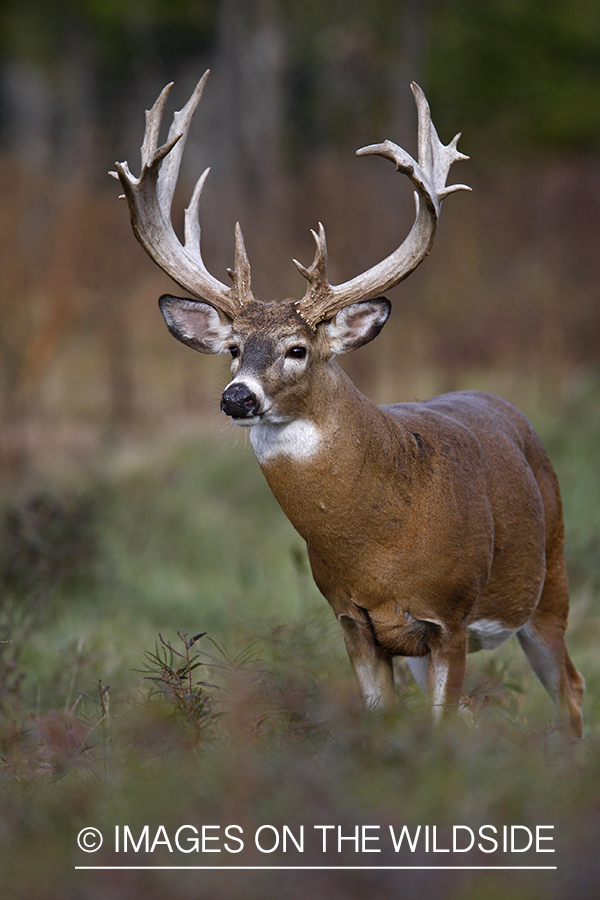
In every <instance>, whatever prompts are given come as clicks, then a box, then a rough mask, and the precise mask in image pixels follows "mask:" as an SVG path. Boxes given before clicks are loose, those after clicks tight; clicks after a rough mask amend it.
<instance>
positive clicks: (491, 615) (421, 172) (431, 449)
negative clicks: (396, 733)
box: [111, 71, 584, 738]
mask: <svg viewBox="0 0 600 900" xmlns="http://www.w3.org/2000/svg"><path fill="white" fill-rule="evenodd" d="M208 74H209V73H208V71H207V72H206V73H205V74H204V76H203V77H202V79H201V80H200V81H199V83H198V85H197V87H196V89H195V90H194V92H193V94H192V95H191V97H190V99H189V101H188V102H187V103H186V105H185V106H184V107H183V108H182V109H181V110H179V111H177V112H175V113H174V115H173V121H172V124H171V126H170V129H169V132H168V136H167V139H166V141H165V143H163V144H159V131H160V127H161V122H162V118H163V113H164V108H165V105H166V102H167V97H168V94H169V91H170V89H171V87H172V84H169V85H167V86H166V87H165V88H164V90H163V91H162V93H161V94H160V96H159V97H158V99H157V101H156V102H155V104H154V106H153V107H152V108H151V109H150V110H149V111H147V112H146V128H145V134H144V139H143V144H142V148H141V156H142V161H141V163H142V168H141V174H140V176H139V178H136V177H134V176H133V175H132V173H131V172H130V170H129V166H128V164H127V162H123V163H116V172H112V173H111V174H112V175H113V176H115V177H116V178H118V179H119V181H120V183H121V185H122V188H123V192H124V193H123V194H122V195H121V196H122V197H125V198H126V200H127V203H128V206H129V212H130V218H131V224H132V228H133V232H134V234H135V237H136V238H137V240H138V241H139V242H140V243H141V245H142V247H143V248H144V250H146V252H147V253H148V255H149V256H150V257H151V259H152V260H153V261H154V262H155V263H156V264H157V265H158V266H159V267H160V268H161V269H162V270H163V271H164V272H166V274H167V275H169V276H170V278H171V279H172V280H173V281H174V282H175V283H176V284H177V285H178V286H179V287H180V288H182V289H183V290H184V291H185V292H186V293H189V294H191V295H192V297H191V298H189V297H187V298H181V297H176V296H172V295H170V294H164V295H163V296H161V297H160V299H159V306H160V310H161V312H162V315H163V317H164V320H165V322H166V325H167V327H168V329H169V331H170V332H171V334H172V335H173V336H174V337H175V338H176V339H177V340H178V341H180V342H182V343H184V344H186V345H187V346H188V347H191V348H192V349H193V350H196V351H199V352H200V353H211V354H217V353H223V354H226V353H229V354H230V355H231V373H232V377H231V380H230V382H229V384H228V385H227V386H226V387H225V389H224V391H223V394H222V397H221V410H222V412H223V413H224V414H225V415H226V416H228V417H230V419H231V421H232V422H233V423H235V424H236V425H238V426H240V427H241V428H245V429H247V430H248V432H249V437H250V444H251V446H252V448H253V450H254V453H255V455H256V458H257V460H258V464H259V466H260V468H261V469H262V472H263V473H264V476H265V478H266V480H267V482H268V484H269V486H270V488H271V490H272V492H273V494H274V496H275V497H276V499H277V501H278V503H279V505H280V506H281V508H282V510H283V512H284V513H285V515H286V516H287V518H288V519H289V521H290V522H291V523H292V525H293V526H294V528H295V529H296V531H297V532H298V533H299V534H300V535H301V537H302V538H303V540H304V541H305V542H306V547H307V551H308V559H309V562H310V567H311V570H312V574H313V577H314V580H315V582H316V585H317V587H318V589H319V591H320V592H321V593H322V594H323V596H324V597H325V598H326V600H327V601H328V602H329V604H330V606H331V608H332V610H333V612H334V614H335V616H336V617H337V619H338V621H339V623H340V625H341V628H342V632H343V637H344V642H345V645H346V649H347V652H348V656H349V659H350V663H351V666H352V668H353V670H354V672H355V675H356V677H357V680H358V684H359V688H360V691H361V693H362V696H363V698H364V702H365V703H366V705H367V706H368V707H369V706H371V707H372V706H380V707H381V708H387V707H389V706H391V705H393V704H394V703H395V686H394V668H393V660H394V658H395V657H405V658H406V660H407V662H408V666H409V669H410V671H411V672H412V675H413V676H414V679H415V680H416V682H417V684H418V685H419V687H420V688H421V689H422V690H423V692H424V693H425V695H426V696H427V697H428V699H429V702H430V705H431V708H432V712H433V718H434V719H435V720H437V719H439V718H440V717H441V715H442V714H443V713H445V712H446V711H455V710H457V709H458V707H459V706H460V705H461V701H463V700H464V697H463V694H462V691H463V682H464V678H465V670H466V657H467V654H468V653H470V652H474V651H477V650H481V649H485V650H488V649H493V648H495V647H497V646H499V645H500V644H502V643H504V642H505V641H507V640H508V639H509V638H511V637H513V636H515V635H516V637H517V640H518V641H519V643H520V645H521V647H522V648H523V650H524V652H525V655H526V657H527V659H528V661H529V663H530V665H531V667H532V669H533V671H534V672H535V674H536V675H537V677H538V678H539V680H540V681H541V683H542V685H543V686H544V688H545V689H546V691H547V692H548V694H549V695H550V697H551V698H552V700H553V701H554V703H555V704H556V707H557V709H558V711H559V715H560V724H561V728H562V729H563V730H564V731H565V732H566V733H567V734H569V735H571V736H573V738H580V737H581V734H582V714H581V707H582V701H583V693H584V680H583V678H582V676H581V674H580V673H579V672H578V671H577V669H576V668H575V666H574V664H573V662H572V661H571V658H570V656H569V654H568V652H567V647H566V644H565V631H566V627H567V618H568V609H569V585H568V577H567V570H566V565H565V560H564V552H563V550H564V526H563V516H562V506H561V497H560V491H559V486H558V480H557V476H556V474H555V472H554V469H553V467H552V465H551V463H550V460H549V458H548V456H547V454H546V452H545V450H544V447H543V446H542V443H541V440H540V438H539V437H538V435H537V434H536V432H535V431H534V429H533V426H532V425H531V424H530V422H529V421H528V420H527V418H526V417H525V416H524V415H523V414H522V413H521V412H519V411H518V410H517V409H516V408H515V407H514V406H513V405H512V404H510V403H509V402H507V401H505V400H503V399H501V398H500V397H497V396H494V395H492V394H487V393H481V392H477V391H460V392H454V393H447V394H443V395H441V396H437V397H434V398H432V399H428V400H425V401H420V402H406V403H395V404H392V405H386V406H377V405H376V404H375V403H373V402H372V401H371V400H369V399H368V398H367V397H365V396H364V395H363V394H361V393H360V392H359V390H358V389H357V388H356V387H355V386H354V384H353V382H352V381H351V379H350V378H349V377H348V376H347V375H346V374H345V372H344V371H343V369H342V368H341V367H340V366H339V365H338V363H337V362H336V360H335V357H336V356H338V355H340V354H343V353H347V352H349V351H352V350H356V349H357V348H359V347H361V346H363V345H364V344H367V343H368V342H369V341H372V340H373V339H374V338H376V337H377V335H378V334H379V333H380V331H381V329H382V328H383V326H384V325H385V323H386V321H387V319H388V317H389V315H390V311H391V304H390V302H389V300H387V299H386V298H385V297H384V296H383V295H384V294H385V292H387V291H389V290H390V289H391V288H392V287H394V286H395V285H397V284H399V283H400V282H401V281H403V280H404V279H405V278H406V277H407V276H408V275H409V274H410V273H411V272H412V271H414V269H415V268H416V267H417V266H418V265H419V264H420V263H421V262H422V261H423V260H424V259H425V257H426V256H427V255H428V254H429V252H430V250H431V247H432V244H433V240H434V236H435V233H436V228H437V223H438V219H439V214H440V208H441V205H442V201H443V200H444V199H445V198H446V197H447V196H448V195H449V194H451V193H453V192H455V191H459V190H470V188H469V187H467V186H466V185H463V184H454V185H450V186H447V185H446V180H447V178H448V173H449V170H450V167H451V165H452V164H453V163H454V162H456V161H459V160H465V159H468V157H466V156H465V155H464V154H462V153H460V152H459V151H458V149H457V143H458V139H459V138H460V134H457V135H456V136H455V137H454V138H453V140H452V141H451V142H450V143H449V144H448V145H444V144H442V142H441V141H440V139H439V137H438V135H437V132H436V129H435V127H434V125H433V122H432V120H431V113H430V109H429V105H428V102H427V100H426V97H425V95H424V93H423V91H422V90H421V89H420V88H419V87H418V86H417V85H416V84H415V83H413V84H412V85H411V87H412V91H413V94H414V98H415V103H416V107H417V116H418V126H417V130H418V154H417V156H418V159H417V160H415V159H414V158H413V157H411V156H410V155H409V154H408V153H407V152H406V151H405V150H403V149H402V148H400V147H399V146H397V145H396V144H394V143H392V142H390V141H388V140H386V141H384V142H383V143H380V144H373V145H370V146H367V147H364V148H362V149H360V150H358V151H357V155H358V156H365V155H372V154H376V155H379V156H382V157H384V158H386V159H388V160H390V161H391V162H393V163H394V165H395V167H396V170H397V171H398V172H401V173H403V174H404V175H406V176H407V177H408V178H409V179H410V181H411V182H412V185H413V188H414V196H415V220H414V224H413V226H412V228H411V230H410V232H409V234H408V236H407V237H406V238H405V239H404V241H403V242H402V243H401V244H400V245H399V246H398V248H397V249H396V250H394V251H393V252H392V253H391V254H390V255H389V256H388V257H387V258H385V259H384V260H382V261H381V262H379V263H377V264H376V265H374V266H373V267H372V268H370V269H368V270H367V271H365V272H363V273H362V274H359V275H357V276H356V277H354V278H352V279H351V280H349V281H346V282H344V283H342V284H337V285H336V284H330V283H329V281H328V277H327V245H326V238H325V231H324V229H323V226H322V225H321V224H319V226H318V231H316V232H315V231H313V232H312V235H313V237H314V241H315V245H316V249H315V256H314V261H313V262H312V264H311V265H310V266H308V267H305V266H303V265H302V264H301V263H299V262H298V261H297V260H294V261H293V262H294V263H295V265H296V267H297V268H298V270H299V271H300V273H301V274H302V275H303V276H304V278H305V279H306V281H307V286H306V291H305V293H304V296H303V297H302V298H301V299H300V300H293V299H285V300H279V301H268V302H267V301H263V300H259V299H258V298H256V297H255V296H254V294H253V292H252V286H251V273H250V264H249V261H248V256H247V253H246V249H245V244H244V239H243V236H242V231H241V229H240V225H239V223H237V224H236V226H235V256H234V260H235V261H234V267H233V269H228V270H227V271H228V274H229V276H230V279H231V284H229V285H227V284H224V283H223V282H221V281H220V280H218V279H217V278H215V277H214V276H213V275H211V274H210V273H209V272H208V270H207V268H206V266H205V264H204V261H203V258H202V254H201V249H200V222H199V203H200V197H201V194H202V191H203V188H204V184H205V181H206V178H207V175H208V172H209V169H206V170H205V171H204V172H203V174H202V175H201V176H200V178H199V179H198V181H197V183H196V186H195V188H194V190H193V193H192V196H191V200H190V203H189V206H188V208H187V209H186V210H185V213H184V237H183V241H181V240H180V239H179V237H178V236H177V235H176V233H175V230H174V227H173V223H172V213H171V209H172V200H173V194H174V191H175V186H176V182H177V179H178V173H179V168H180V163H181V159H182V155H183V150H184V146H185V143H186V139H187V136H188V133H189V128H190V123H191V121H192V117H193V115H194V112H195V110H196V108H197V106H198V103H199V102H200V98H201V96H202V92H203V90H204V86H205V83H206V79H207V77H208Z"/></svg>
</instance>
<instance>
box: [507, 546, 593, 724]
mask: <svg viewBox="0 0 600 900" xmlns="http://www.w3.org/2000/svg"><path fill="white" fill-rule="evenodd" d="M568 611H569V587H568V581H567V571H566V566H565V563H564V559H563V556H562V552H561V553H560V554H558V553H556V554H555V555H554V557H551V558H550V559H549V561H548V567H547V572H546V580H545V582H544V588H543V590H542V595H541V597H540V602H539V603H538V605H537V607H536V609H535V612H534V613H533V615H532V616H531V619H530V620H529V622H528V623H527V624H526V625H525V626H524V627H523V628H521V630H520V631H519V632H517V637H518V639H519V643H520V644H521V647H522V648H523V650H524V652H525V655H526V656H527V659H528V660H529V664H530V665H531V668H532V669H533V671H534V672H535V674H536V675H537V677H538V678H539V679H540V681H541V682H542V684H543V685H544V687H545V688H546V690H547V691H548V693H549V694H550V696H551V697H552V699H553V701H554V703H555V704H556V706H557V707H558V709H559V710H560V712H561V713H562V714H563V715H564V716H565V718H566V721H567V724H566V726H565V730H567V731H568V732H569V733H570V734H572V735H573V737H577V738H579V737H581V730H582V717H581V706H582V703H583V693H584V689H585V681H584V680H583V677H582V676H581V675H580V673H579V672H578V671H577V669H576V668H575V666H574V665H573V663H572V661H571V658H570V656H569V654H568V652H567V647H566V645H565V630H566V627H567V615H568Z"/></svg>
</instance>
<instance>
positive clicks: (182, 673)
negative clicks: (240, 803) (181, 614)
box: [135, 631, 219, 748]
mask: <svg viewBox="0 0 600 900" xmlns="http://www.w3.org/2000/svg"><path fill="white" fill-rule="evenodd" d="M177 636H178V637H179V639H180V641H181V644H182V652H180V651H179V650H176V649H175V647H173V645H172V644H171V643H170V642H169V641H165V639H164V638H163V636H162V635H161V634H159V635H158V637H159V641H160V643H158V642H157V643H156V644H155V652H154V653H151V652H150V651H146V652H145V656H146V663H145V665H144V667H143V668H142V669H136V670H135V671H137V672H142V673H143V675H144V678H145V679H146V680H147V681H151V682H152V684H153V689H152V691H151V692H150V696H152V695H153V694H161V695H163V696H166V697H167V699H169V700H171V701H172V703H173V705H174V709H175V715H176V717H177V718H178V719H180V720H181V721H183V722H185V723H186V724H187V725H188V726H190V727H191V732H192V743H193V744H194V746H195V747H196V748H197V747H198V746H199V744H200V743H201V740H202V739H203V738H205V737H206V732H207V730H208V729H210V728H211V727H212V726H213V725H214V722H215V720H216V718H217V716H218V715H219V713H218V711H217V704H216V701H215V699H214V697H213V696H212V694H211V693H210V691H209V689H216V685H214V684H210V683H208V682H206V681H197V680H196V673H197V670H198V669H199V668H200V667H201V666H204V665H205V663H204V662H202V660H201V659H200V654H199V653H192V652H191V651H192V648H193V647H194V645H195V644H196V642H197V641H199V640H200V638H203V637H206V632H201V633H200V634H195V635H194V636H193V637H190V638H188V635H187V633H186V632H184V631H178V632H177ZM209 640H210V638H209Z"/></svg>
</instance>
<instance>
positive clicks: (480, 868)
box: [75, 866, 558, 872]
mask: <svg viewBox="0 0 600 900" xmlns="http://www.w3.org/2000/svg"><path fill="white" fill-rule="evenodd" d="M75 868H76V869H96V870H100V869H101V870H107V869H111V870H121V869H144V870H146V869H194V870H202V871H207V870H210V871H213V872H218V871H219V870H220V869H222V870H223V871H238V872H247V871H256V870H261V871H262V870H269V871H273V870H277V871H280V872H282V871H287V872H289V871H301V872H313V871H321V870H327V871H340V870H344V871H347V870H361V871H368V872H383V871H390V870H394V871H400V870H402V871H406V870H409V869H410V870H419V871H433V870H435V871H441V870H444V871H448V872H451V871H452V870H453V869H456V870H457V871H458V870H462V871H464V870H469V871H474V870H477V871H483V872H487V871H490V872H492V871H504V872H508V871H516V870H519V871H522V870H528V871H534V870H535V871H542V870H543V871H548V870H552V869H557V868H558V866H75Z"/></svg>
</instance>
